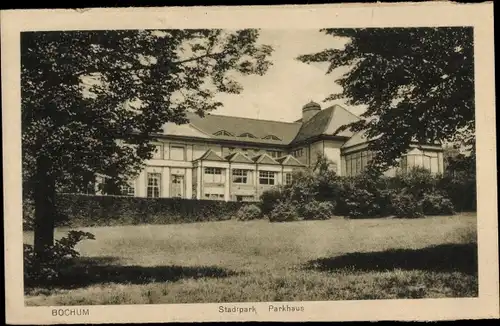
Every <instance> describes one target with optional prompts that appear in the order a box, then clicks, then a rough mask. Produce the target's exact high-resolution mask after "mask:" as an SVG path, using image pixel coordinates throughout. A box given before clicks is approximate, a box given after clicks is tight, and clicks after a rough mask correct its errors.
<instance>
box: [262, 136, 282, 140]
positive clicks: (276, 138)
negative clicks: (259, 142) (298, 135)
mask: <svg viewBox="0 0 500 326" xmlns="http://www.w3.org/2000/svg"><path fill="white" fill-rule="evenodd" d="M264 139H271V140H281V139H280V138H278V137H276V136H275V135H267V136H266V137H264Z"/></svg>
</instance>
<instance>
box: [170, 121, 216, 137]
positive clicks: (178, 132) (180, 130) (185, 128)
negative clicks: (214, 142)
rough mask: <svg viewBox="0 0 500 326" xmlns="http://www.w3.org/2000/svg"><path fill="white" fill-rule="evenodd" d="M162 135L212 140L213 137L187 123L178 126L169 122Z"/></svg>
mask: <svg viewBox="0 0 500 326" xmlns="http://www.w3.org/2000/svg"><path fill="white" fill-rule="evenodd" d="M162 130H163V132H162V134H163V135H169V136H186V137H196V138H211V137H212V135H210V134H207V133H206V132H204V131H202V130H200V129H199V128H197V127H196V126H194V125H192V124H190V123H187V124H181V125H178V124H176V123H172V122H167V123H165V124H164V125H163V126H162Z"/></svg>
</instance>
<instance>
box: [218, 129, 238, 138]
mask: <svg viewBox="0 0 500 326" xmlns="http://www.w3.org/2000/svg"><path fill="white" fill-rule="evenodd" d="M214 136H229V137H234V135H233V134H232V133H230V132H227V131H225V130H219V131H217V132H216V133H214Z"/></svg>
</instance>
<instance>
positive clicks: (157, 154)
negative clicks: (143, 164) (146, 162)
mask: <svg viewBox="0 0 500 326" xmlns="http://www.w3.org/2000/svg"><path fill="white" fill-rule="evenodd" d="M153 159H155V160H161V159H163V146H162V145H155V149H154V151H153Z"/></svg>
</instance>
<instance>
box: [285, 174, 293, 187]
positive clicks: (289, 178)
mask: <svg viewBox="0 0 500 326" xmlns="http://www.w3.org/2000/svg"><path fill="white" fill-rule="evenodd" d="M285 184H286V185H290V184H292V174H291V173H285Z"/></svg>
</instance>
